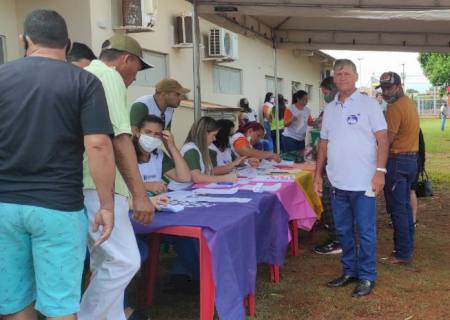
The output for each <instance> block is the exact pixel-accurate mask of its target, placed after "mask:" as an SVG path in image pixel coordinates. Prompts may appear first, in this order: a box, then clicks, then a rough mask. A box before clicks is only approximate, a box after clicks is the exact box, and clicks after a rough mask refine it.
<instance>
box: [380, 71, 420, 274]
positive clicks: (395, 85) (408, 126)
mask: <svg viewBox="0 0 450 320" xmlns="http://www.w3.org/2000/svg"><path fill="white" fill-rule="evenodd" d="M379 87H381V89H382V91H383V98H384V100H385V101H386V102H387V104H388V106H387V110H386V122H387V124H388V138H389V145H390V147H389V159H388V162H387V166H386V169H387V174H386V184H385V187H384V196H385V199H386V209H387V211H388V212H389V213H390V214H391V217H392V224H393V227H394V253H393V255H392V256H391V257H390V258H388V259H387V260H386V261H385V262H387V263H389V264H393V265H402V264H409V263H410V262H411V259H412V255H413V249H414V221H413V214H412V209H411V205H410V190H411V185H412V183H413V182H414V179H415V176H416V173H417V152H418V150H419V130H420V128H419V122H420V121H419V115H418V114H417V108H416V106H415V104H414V103H413V101H412V100H411V99H410V98H409V97H408V96H406V95H405V94H404V93H403V88H402V83H401V79H400V76H399V75H398V74H396V73H395V72H385V73H383V74H382V75H381V77H380V85H379ZM379 87H378V88H379Z"/></svg>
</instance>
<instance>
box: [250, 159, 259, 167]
mask: <svg viewBox="0 0 450 320" xmlns="http://www.w3.org/2000/svg"><path fill="white" fill-rule="evenodd" d="M248 164H249V165H250V167H252V168H257V167H258V166H259V164H260V161H259V159H256V158H250V159H248Z"/></svg>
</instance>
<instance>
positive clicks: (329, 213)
mask: <svg viewBox="0 0 450 320" xmlns="http://www.w3.org/2000/svg"><path fill="white" fill-rule="evenodd" d="M331 190H332V186H331V183H330V180H328V178H327V176H324V177H323V191H322V197H321V200H322V205H323V223H324V224H326V225H327V226H328V240H327V242H328V241H333V242H339V240H338V238H337V235H336V227H335V225H334V219H333V209H332V207H331Z"/></svg>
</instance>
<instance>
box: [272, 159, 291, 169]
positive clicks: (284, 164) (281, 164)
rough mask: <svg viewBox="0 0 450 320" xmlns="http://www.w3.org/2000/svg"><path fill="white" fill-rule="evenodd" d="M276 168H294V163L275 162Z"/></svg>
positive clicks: (285, 161)
mask: <svg viewBox="0 0 450 320" xmlns="http://www.w3.org/2000/svg"><path fill="white" fill-rule="evenodd" d="M273 163H274V165H275V166H286V167H293V166H294V161H287V160H281V162H278V163H277V162H273Z"/></svg>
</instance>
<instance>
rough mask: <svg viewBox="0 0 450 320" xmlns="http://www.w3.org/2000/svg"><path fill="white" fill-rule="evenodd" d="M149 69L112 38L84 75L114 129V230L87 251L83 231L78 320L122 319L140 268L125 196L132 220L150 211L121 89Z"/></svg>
mask: <svg viewBox="0 0 450 320" xmlns="http://www.w3.org/2000/svg"><path fill="white" fill-rule="evenodd" d="M150 67H151V66H150V65H149V64H147V63H146V62H145V61H143V60H142V49H141V47H140V45H139V43H138V42H137V41H136V40H134V39H133V38H131V37H129V36H127V35H122V34H117V35H114V36H113V37H111V38H110V39H108V40H106V41H105V42H104V43H103V45H102V51H101V53H100V60H93V61H92V62H91V64H90V65H89V66H88V67H86V68H85V70H87V71H89V72H91V73H92V74H94V75H95V76H96V77H97V78H98V79H99V80H100V81H101V83H102V85H103V89H104V91H105V95H106V100H107V103H108V110H109V115H110V118H111V122H112V125H113V129H114V138H113V147H114V152H115V155H116V164H117V168H118V172H117V173H116V180H115V188H114V190H110V191H111V192H114V204H115V208H116V210H115V212H114V213H115V215H114V219H115V226H114V231H113V233H112V234H111V237H110V239H109V241H107V242H105V243H104V244H103V245H102V246H93V243H94V241H95V240H96V239H97V238H98V233H97V232H94V231H93V230H89V240H88V245H89V252H90V259H91V271H92V277H91V280H90V283H89V286H88V288H87V290H86V291H85V293H84V295H83V298H82V301H81V309H80V312H79V313H78V319H80V320H92V319H106V320H110V319H111V320H112V319H114V320H116V319H118V320H125V314H124V310H123V297H124V290H125V288H126V286H127V285H128V283H129V282H130V280H131V279H132V277H133V276H134V274H135V273H136V272H137V270H138V269H139V267H140V255H139V251H138V248H137V244H136V238H135V237H134V232H133V227H132V226H131V221H130V219H129V217H128V210H129V205H128V197H129V194H131V196H132V206H133V214H134V215H133V218H134V219H135V220H137V221H139V222H140V223H143V224H148V223H149V222H150V221H151V220H152V219H153V215H154V211H155V208H154V206H153V204H152V203H151V201H150V200H149V198H148V197H147V192H146V190H145V187H144V183H143V181H142V179H141V176H140V174H139V169H138V162H137V158H136V153H135V151H134V147H133V143H132V141H131V128H130V122H129V113H128V106H127V87H128V86H129V85H131V83H132V82H133V81H134V80H135V79H136V74H137V72H138V71H140V70H144V69H148V68H150ZM89 169H90V168H89V167H88V165H87V163H86V162H85V163H84V170H83V171H84V173H83V175H84V179H83V184H84V204H85V207H86V209H87V212H88V217H89V219H90V220H91V221H93V219H94V216H93V213H94V212H96V210H98V207H99V206H100V204H101V203H100V201H99V198H98V195H97V190H96V188H95V186H94V185H93V183H92V178H91V175H90V170H89Z"/></svg>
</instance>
